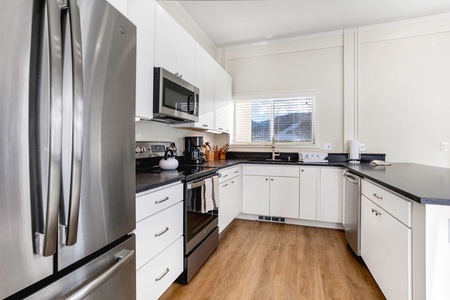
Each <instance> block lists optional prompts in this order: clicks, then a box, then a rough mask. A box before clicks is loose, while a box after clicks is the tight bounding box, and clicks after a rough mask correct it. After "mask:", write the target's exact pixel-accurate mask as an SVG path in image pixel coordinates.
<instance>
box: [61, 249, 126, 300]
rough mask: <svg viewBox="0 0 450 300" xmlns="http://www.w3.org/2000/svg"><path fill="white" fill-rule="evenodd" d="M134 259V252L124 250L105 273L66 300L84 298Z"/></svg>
mask: <svg viewBox="0 0 450 300" xmlns="http://www.w3.org/2000/svg"><path fill="white" fill-rule="evenodd" d="M133 257H134V250H124V251H123V252H122V253H121V254H120V255H118V256H117V257H116V259H117V261H116V263H115V264H114V265H112V266H111V267H110V268H109V269H107V270H106V271H105V272H103V273H101V274H100V275H98V276H96V277H94V278H92V279H91V280H89V281H88V282H87V283H86V284H85V285H84V286H82V287H81V288H79V289H77V290H76V291H75V292H74V293H73V294H72V295H69V296H67V297H66V298H65V299H67V300H78V299H84V298H86V297H87V296H88V295H89V294H90V293H92V292H93V291H95V290H96V289H97V288H98V287H100V286H101V285H102V284H103V283H105V282H106V281H107V280H108V279H109V278H111V277H112V276H113V275H114V274H116V273H117V271H119V270H120V268H122V267H123V266H124V265H126V264H127V263H128V262H129V261H131V260H132V259H133Z"/></svg>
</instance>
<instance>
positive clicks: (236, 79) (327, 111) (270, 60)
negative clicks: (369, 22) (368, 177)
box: [225, 31, 344, 152]
mask: <svg viewBox="0 0 450 300" xmlns="http://www.w3.org/2000/svg"><path fill="white" fill-rule="evenodd" d="M342 57H343V32H342V31H339V32H333V33H329V34H323V35H317V36H310V37H305V38H302V39H300V40H287V41H283V42H278V43H272V44H265V45H248V46H242V47H235V48H229V49H225V69H226V70H227V72H228V73H229V74H230V75H231V77H232V78H233V97H234V98H238V97H246V95H255V94H268V93H269V94H273V95H275V96H276V95H277V94H278V93H279V95H280V96H282V94H284V93H286V92H289V93H290V94H295V91H299V93H301V92H302V91H306V92H308V91H313V92H314V93H315V94H316V120H317V121H316V143H317V147H315V148H313V150H314V151H318V150H322V149H323V143H331V144H332V150H331V151H332V152H342V151H343V145H344V142H343V71H342V70H343V59H342ZM309 149H310V148H309ZM280 150H283V149H282V148H280ZM291 150H292V149H291ZM296 150H300V148H297V149H296Z"/></svg>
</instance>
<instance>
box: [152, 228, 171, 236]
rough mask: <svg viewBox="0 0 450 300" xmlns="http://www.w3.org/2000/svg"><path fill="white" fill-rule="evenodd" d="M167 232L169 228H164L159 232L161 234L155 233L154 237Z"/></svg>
mask: <svg viewBox="0 0 450 300" xmlns="http://www.w3.org/2000/svg"><path fill="white" fill-rule="evenodd" d="M167 231H169V227H166V228H165V229H164V230H163V231H161V232H159V233H156V234H155V237H158V236H161V235H163V234H164V233H166V232H167Z"/></svg>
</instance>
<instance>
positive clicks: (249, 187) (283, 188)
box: [242, 165, 299, 218]
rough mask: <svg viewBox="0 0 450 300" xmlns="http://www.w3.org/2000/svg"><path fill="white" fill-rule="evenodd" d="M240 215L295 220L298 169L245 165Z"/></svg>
mask: <svg viewBox="0 0 450 300" xmlns="http://www.w3.org/2000/svg"><path fill="white" fill-rule="evenodd" d="M243 168H244V169H243V174H244V176H243V182H242V183H243V193H242V212H243V213H247V214H257V215H266V216H274V217H285V218H298V211H299V180H298V176H299V175H298V173H299V168H298V167H289V166H287V167H285V166H257V165H251V166H244V167H243Z"/></svg>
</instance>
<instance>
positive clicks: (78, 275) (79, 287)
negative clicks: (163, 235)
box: [25, 235, 136, 300]
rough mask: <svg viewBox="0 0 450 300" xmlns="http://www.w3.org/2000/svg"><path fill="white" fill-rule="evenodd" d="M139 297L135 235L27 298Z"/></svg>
mask: <svg viewBox="0 0 450 300" xmlns="http://www.w3.org/2000/svg"><path fill="white" fill-rule="evenodd" d="M135 298H136V258H135V236H134V235H130V237H129V238H128V239H127V240H125V241H124V242H123V243H121V244H119V245H118V246H116V247H114V248H113V249H111V250H109V251H108V252H106V253H104V254H102V255H100V256H99V257H97V258H95V259H93V260H91V261H90V262H88V263H87V264H85V265H83V266H81V267H79V268H78V269H76V270H74V271H73V272H70V273H69V274H67V275H66V276H64V277H62V278H60V279H58V280H56V281H55V282H53V283H52V284H50V285H48V286H46V287H44V288H43V289H41V290H39V291H37V292H36V293H34V294H32V295H31V296H29V297H27V298H25V299H33V300H34V299H36V300H38V299H39V300H40V299H92V300H94V299H95V300H103V299H105V300H114V299H117V300H119V299H120V300H122V299H135Z"/></svg>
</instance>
